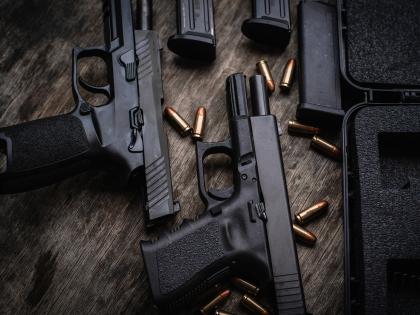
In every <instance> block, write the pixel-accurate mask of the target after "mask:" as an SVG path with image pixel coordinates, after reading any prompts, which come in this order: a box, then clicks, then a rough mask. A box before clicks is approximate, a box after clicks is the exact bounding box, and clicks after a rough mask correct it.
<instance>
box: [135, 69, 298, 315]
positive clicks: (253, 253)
mask: <svg viewBox="0 0 420 315" xmlns="http://www.w3.org/2000/svg"><path fill="white" fill-rule="evenodd" d="M250 85H251V99H252V110H253V115H249V114H248V105H247V93H246V81H245V76H244V75H243V74H234V75H231V76H230V77H228V79H227V81H226V93H227V104H228V111H229V118H230V124H229V125H230V138H229V139H227V140H226V141H223V142H219V143H204V142H197V147H196V149H197V170H198V180H199V189H200V195H201V198H202V199H203V202H204V203H205V205H206V211H205V212H204V213H203V214H202V215H201V216H200V217H199V218H197V219H196V220H194V221H190V220H185V221H184V222H183V223H182V224H181V226H180V227H179V228H177V229H176V230H175V231H174V232H172V233H166V234H164V235H161V237H160V238H159V240H157V241H154V242H150V241H143V242H142V243H141V248H142V253H143V258H144V262H145V267H146V270H147V274H148V278H149V284H150V287H151V291H152V295H153V298H154V301H155V303H156V305H157V306H158V307H160V308H161V309H162V310H165V311H166V313H168V311H172V310H174V309H178V308H185V307H186V306H187V305H189V303H190V301H192V300H194V298H195V297H196V296H198V295H200V294H201V293H203V292H205V291H206V290H208V289H210V288H212V287H214V286H215V285H216V284H219V283H221V282H224V281H225V280H227V279H229V278H230V277H233V276H237V277H245V278H246V279H249V280H250V281H252V282H253V283H254V284H256V285H257V286H258V287H260V288H262V289H267V290H269V291H270V292H272V293H273V296H274V297H275V301H276V307H277V310H276V314H305V313H306V306H305V300H304V294H303V288H302V281H301V276H300V271H299V263H298V258H297V255H296V247H295V242H294V235H293V232H292V223H291V218H290V212H289V201H288V195H287V187H286V181H285V175H284V170H283V161H282V155H281V147H280V143H279V139H278V137H279V133H278V127H277V120H276V118H275V116H273V115H271V114H270V111H269V103H268V97H267V94H266V93H267V92H266V87H265V79H264V78H263V77H262V76H259V75H256V76H253V77H251V80H250ZM217 153H224V154H227V155H229V156H230V158H231V160H232V164H233V184H234V186H233V187H232V188H231V189H229V190H227V191H216V190H215V191H211V192H210V191H206V186H205V180H204V168H203V163H204V159H205V158H206V157H207V156H209V155H211V154H217Z"/></svg>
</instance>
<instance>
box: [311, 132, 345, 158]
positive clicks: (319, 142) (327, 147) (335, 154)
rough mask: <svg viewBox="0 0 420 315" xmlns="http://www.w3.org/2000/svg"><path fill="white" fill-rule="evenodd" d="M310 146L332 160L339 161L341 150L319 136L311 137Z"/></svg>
mask: <svg viewBox="0 0 420 315" xmlns="http://www.w3.org/2000/svg"><path fill="white" fill-rule="evenodd" d="M311 146H312V147H313V148H315V149H317V150H318V151H320V152H322V153H324V154H325V155H328V156H329V157H332V158H333V159H336V160H341V149H340V148H338V147H336V146H335V145H333V144H331V143H329V142H327V141H325V140H324V139H322V138H320V137H319V136H313V137H312V141H311Z"/></svg>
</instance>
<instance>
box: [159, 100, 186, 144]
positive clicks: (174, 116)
mask: <svg viewBox="0 0 420 315" xmlns="http://www.w3.org/2000/svg"><path fill="white" fill-rule="evenodd" d="M163 113H164V115H165V117H166V119H167V120H168V121H169V123H170V124H171V125H172V126H173V127H174V128H175V129H176V130H177V131H178V132H179V133H180V135H181V136H182V137H185V136H186V135H188V134H189V133H191V131H192V128H191V126H190V125H189V124H188V123H187V122H186V121H185V119H184V118H182V117H181V115H179V114H178V113H177V111H176V110H175V109H174V108H173V107H171V106H166V107H165V110H164V112H163Z"/></svg>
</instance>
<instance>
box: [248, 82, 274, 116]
mask: <svg viewBox="0 0 420 315" xmlns="http://www.w3.org/2000/svg"><path fill="white" fill-rule="evenodd" d="M265 82H266V81H265V78H264V77H263V76H262V75H254V76H252V77H251V78H250V80H249V84H250V90H251V101H252V111H253V114H254V115H258V116H264V115H269V114H270V106H269V102H268V95H267V89H266V88H265Z"/></svg>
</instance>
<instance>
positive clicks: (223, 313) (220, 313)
mask: <svg viewBox="0 0 420 315" xmlns="http://www.w3.org/2000/svg"><path fill="white" fill-rule="evenodd" d="M214 314H215V315H233V314H232V313H229V312H226V311H222V310H216V313H214Z"/></svg>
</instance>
